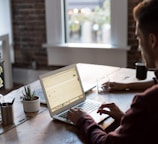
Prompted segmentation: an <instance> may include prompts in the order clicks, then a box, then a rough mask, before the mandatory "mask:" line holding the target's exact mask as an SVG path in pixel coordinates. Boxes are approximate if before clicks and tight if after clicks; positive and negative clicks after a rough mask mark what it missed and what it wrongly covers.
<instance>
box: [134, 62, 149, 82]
mask: <svg viewBox="0 0 158 144" xmlns="http://www.w3.org/2000/svg"><path fill="white" fill-rule="evenodd" d="M135 66H136V78H137V79H140V80H144V79H146V77H147V71H148V69H147V67H146V66H145V64H144V63H139V62H138V63H136V64H135Z"/></svg>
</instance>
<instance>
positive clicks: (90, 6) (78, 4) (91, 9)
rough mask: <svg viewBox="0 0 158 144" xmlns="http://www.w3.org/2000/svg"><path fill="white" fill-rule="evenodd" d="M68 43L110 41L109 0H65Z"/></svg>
mask: <svg viewBox="0 0 158 144" xmlns="http://www.w3.org/2000/svg"><path fill="white" fill-rule="evenodd" d="M65 26H66V27H65V28H66V30H65V31H66V42H68V43H71V42H72V43H110V31H111V30H110V29H111V27H110V0H88V1H85V0H75V1H74V0H65Z"/></svg>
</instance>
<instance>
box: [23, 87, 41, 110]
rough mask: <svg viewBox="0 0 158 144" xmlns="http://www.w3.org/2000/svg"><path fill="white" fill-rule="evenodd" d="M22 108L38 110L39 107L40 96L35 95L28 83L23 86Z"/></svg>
mask: <svg viewBox="0 0 158 144" xmlns="http://www.w3.org/2000/svg"><path fill="white" fill-rule="evenodd" d="M22 102H23V108H24V111H25V112H38V111H39V109H40V98H39V97H38V96H36V95H35V91H32V90H31V87H30V86H29V85H27V86H24V91H23V101H22Z"/></svg>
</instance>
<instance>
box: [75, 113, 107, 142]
mask: <svg viewBox="0 0 158 144" xmlns="http://www.w3.org/2000/svg"><path fill="white" fill-rule="evenodd" d="M77 126H78V127H79V129H80V131H81V133H82V134H83V135H86V138H87V140H88V143H90V144H104V143H105V140H106V135H107V134H106V132H105V131H104V130H103V129H102V128H101V127H100V126H99V125H98V124H97V123H96V122H95V121H94V120H93V118H92V117H91V116H89V115H84V116H83V117H81V118H80V119H79V120H78V122H77Z"/></svg>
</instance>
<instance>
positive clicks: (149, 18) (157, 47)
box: [133, 0, 158, 68]
mask: <svg viewBox="0 0 158 144" xmlns="http://www.w3.org/2000/svg"><path fill="white" fill-rule="evenodd" d="M133 16H134V19H135V21H136V32H135V34H136V36H137V39H138V41H139V46H140V47H141V51H142V56H143V57H144V59H145V62H146V65H147V66H148V67H150V68H155V67H157V68H158V0H144V1H143V2H140V3H139V4H138V5H137V6H136V7H135V8H134V9H133Z"/></svg>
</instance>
